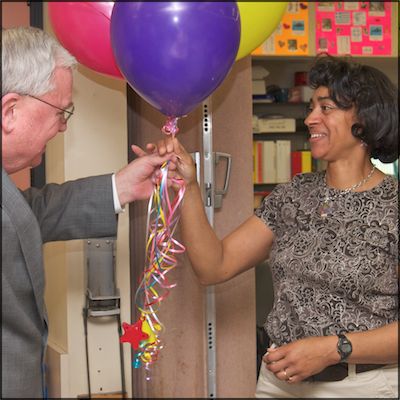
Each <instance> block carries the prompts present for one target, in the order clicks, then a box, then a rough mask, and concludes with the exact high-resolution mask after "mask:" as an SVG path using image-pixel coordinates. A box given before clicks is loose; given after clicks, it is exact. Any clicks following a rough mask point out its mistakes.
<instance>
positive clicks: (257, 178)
mask: <svg viewBox="0 0 400 400" xmlns="http://www.w3.org/2000/svg"><path fill="white" fill-rule="evenodd" d="M263 144H264V143H263V141H261V140H255V141H253V182H254V183H264V177H263V158H264V157H263Z"/></svg>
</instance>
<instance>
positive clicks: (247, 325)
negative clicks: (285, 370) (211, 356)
mask: <svg viewBox="0 0 400 400" xmlns="http://www.w3.org/2000/svg"><path fill="white" fill-rule="evenodd" d="M213 113H214V114H213V138H214V151H221V152H225V153H229V154H231V155H232V171H231V181H230V184H229V190H228V193H227V194H226V195H225V197H224V200H223V206H222V208H221V209H220V210H217V211H216V212H215V228H216V232H217V234H218V236H219V237H221V238H222V237H224V236H226V235H227V234H228V233H230V232H231V231H232V230H234V229H235V228H236V227H237V226H238V225H240V224H241V223H242V222H244V221H245V220H246V219H247V218H248V217H249V216H251V215H252V212H253V203H252V201H253V183H252V140H253V139H252V120H251V119H252V95H251V61H250V57H246V58H245V59H242V60H240V61H239V62H237V63H236V64H235V66H234V69H233V71H232V72H231V73H230V74H229V76H228V77H227V79H226V80H225V82H224V84H223V85H222V86H221V88H220V89H219V90H218V91H217V92H216V93H215V94H214V95H213ZM222 172H223V171H220V170H219V169H217V182H218V183H219V182H221V181H222V179H221V176H220V175H221V173H222ZM219 186H220V183H219ZM254 283H255V282H254V270H251V271H248V272H246V273H245V274H242V275H239V276H237V277H236V278H234V279H233V280H231V281H228V282H226V283H223V284H219V285H217V286H216V287H215V292H216V308H217V310H216V313H217V326H216V334H217V396H218V397H224V398H232V397H242V398H247V397H252V396H253V395H254V391H255V384H256V322H255V284H254Z"/></svg>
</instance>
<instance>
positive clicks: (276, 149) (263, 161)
mask: <svg viewBox="0 0 400 400" xmlns="http://www.w3.org/2000/svg"><path fill="white" fill-rule="evenodd" d="M290 149H291V142H290V140H276V141H275V140H255V141H253V182H254V183H256V184H257V183H258V184H262V183H265V184H275V183H283V182H289V181H290V178H291V176H290V165H291V164H290Z"/></svg>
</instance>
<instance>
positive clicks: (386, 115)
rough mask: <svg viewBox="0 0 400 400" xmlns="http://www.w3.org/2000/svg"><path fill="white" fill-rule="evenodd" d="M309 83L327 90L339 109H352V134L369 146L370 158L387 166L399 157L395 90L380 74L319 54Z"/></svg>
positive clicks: (366, 67)
mask: <svg viewBox="0 0 400 400" xmlns="http://www.w3.org/2000/svg"><path fill="white" fill-rule="evenodd" d="M309 84H310V86H311V87H312V88H313V89H317V88H318V87H320V86H325V87H327V88H328V90H329V95H330V97H331V99H332V100H333V101H334V102H335V103H336V105H337V106H338V107H339V108H341V109H343V110H348V109H350V108H351V107H353V106H354V107H355V112H356V116H357V120H358V123H356V124H354V125H353V126H352V133H353V135H354V136H355V137H357V138H359V139H361V140H362V141H363V142H364V143H366V144H367V145H368V147H369V149H370V151H371V157H372V158H377V159H379V160H380V161H382V162H384V163H390V162H393V161H395V160H396V159H397V158H398V157H399V148H398V135H399V133H398V132H399V130H398V127H399V114H398V113H399V111H398V89H397V88H396V86H395V85H394V84H393V83H392V82H391V81H390V79H389V78H388V77H387V76H386V75H385V74H384V73H383V72H381V71H379V70H378V69H376V68H373V67H370V66H367V65H362V64H359V63H355V62H349V61H346V60H344V59H340V58H337V57H332V56H330V55H322V56H319V57H317V59H316V61H315V63H314V65H313V66H312V67H311V70H310V72H309Z"/></svg>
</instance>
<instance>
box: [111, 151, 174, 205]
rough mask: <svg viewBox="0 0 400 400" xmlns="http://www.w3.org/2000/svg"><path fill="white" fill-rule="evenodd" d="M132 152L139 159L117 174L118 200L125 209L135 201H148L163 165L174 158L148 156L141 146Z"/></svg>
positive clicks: (164, 155)
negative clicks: (125, 206)
mask: <svg viewBox="0 0 400 400" xmlns="http://www.w3.org/2000/svg"><path fill="white" fill-rule="evenodd" d="M132 151H133V152H134V153H135V154H136V155H138V156H139V157H138V158H136V159H135V160H133V161H132V162H131V163H129V164H128V165H127V166H125V167H124V168H122V169H121V170H120V171H118V172H117V173H116V174H115V184H116V187H117V192H118V198H119V201H120V203H121V206H122V207H123V206H124V205H125V204H127V203H130V202H132V201H134V200H144V199H148V198H149V197H150V196H151V194H152V192H153V188H154V183H155V181H156V179H157V175H158V172H159V169H160V167H161V165H162V164H163V163H164V162H165V161H168V160H170V159H171V158H172V154H169V153H164V154H163V155H159V154H158V153H156V152H153V153H151V154H147V153H146V152H145V151H144V150H142V149H141V148H140V147H139V146H135V145H133V146H132Z"/></svg>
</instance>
